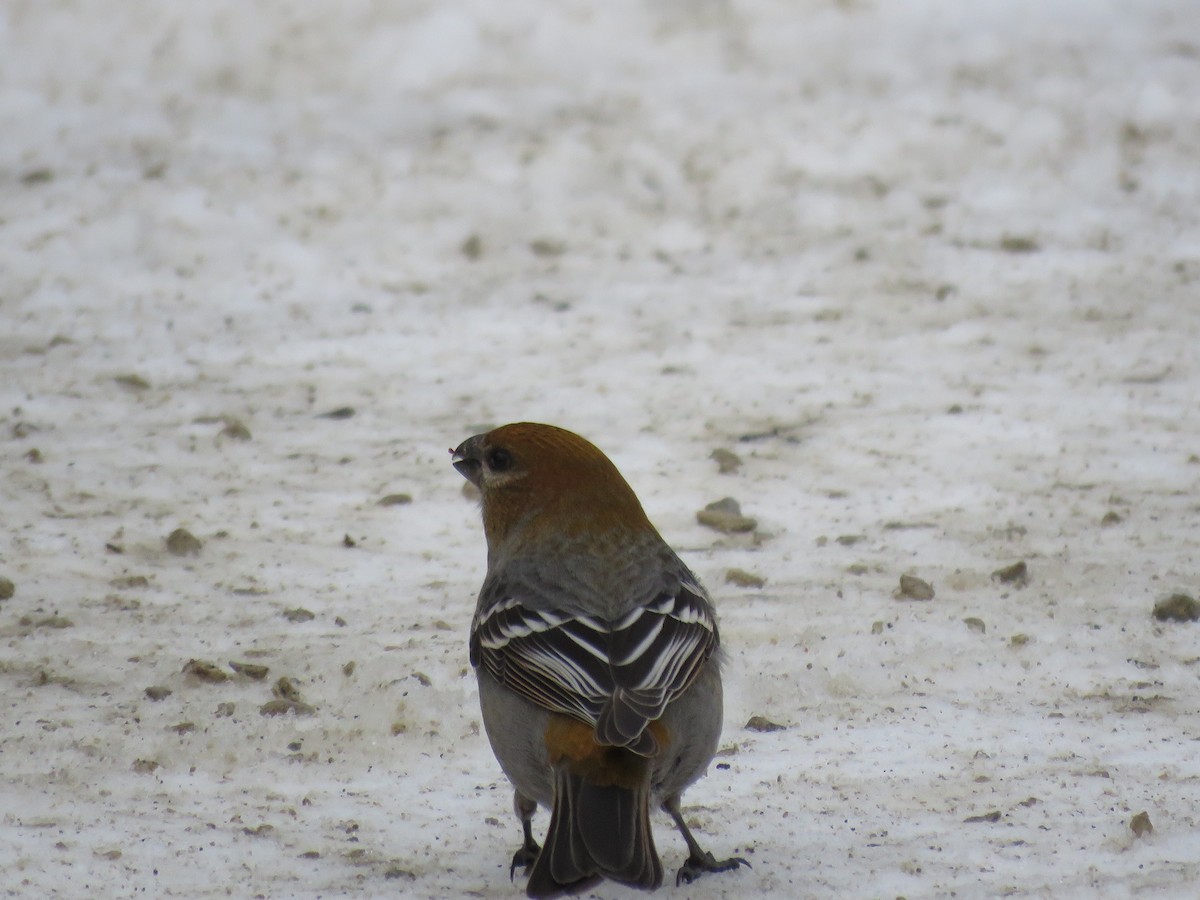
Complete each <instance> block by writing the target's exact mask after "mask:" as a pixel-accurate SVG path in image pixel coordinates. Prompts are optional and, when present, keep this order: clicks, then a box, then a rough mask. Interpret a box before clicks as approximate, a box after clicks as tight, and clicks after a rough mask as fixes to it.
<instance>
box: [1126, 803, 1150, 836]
mask: <svg viewBox="0 0 1200 900" xmlns="http://www.w3.org/2000/svg"><path fill="white" fill-rule="evenodd" d="M1129 830H1130V831H1132V832H1133V836H1134V837H1145V836H1146V835H1148V834H1154V825H1153V824H1152V823H1151V822H1150V813H1148V812H1146V811H1144V810H1143V811H1142V812H1140V813H1138V814H1137V815H1136V816H1134V817H1133V818H1132V819H1130V820H1129Z"/></svg>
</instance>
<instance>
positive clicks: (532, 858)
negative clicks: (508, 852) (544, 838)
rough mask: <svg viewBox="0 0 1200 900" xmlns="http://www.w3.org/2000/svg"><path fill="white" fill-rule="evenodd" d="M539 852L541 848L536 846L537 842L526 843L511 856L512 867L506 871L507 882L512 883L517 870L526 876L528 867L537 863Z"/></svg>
mask: <svg viewBox="0 0 1200 900" xmlns="http://www.w3.org/2000/svg"><path fill="white" fill-rule="evenodd" d="M541 852H542V848H541V847H539V846H538V844H537V841H527V842H526V843H525V844H524V845H523V846H522V847H521V849H520V850H518V851H517V852H516V853H514V854H513V858H512V865H511V866H510V867H509V869H508V880H509V881H512V880H513V879H514V878H516V875H517V869H521V870H523V871H524V872H525V873H526V874H528V873H529V867H530V866H532V865H533V864H534V863H535V862H537V858H538V854H539V853H541Z"/></svg>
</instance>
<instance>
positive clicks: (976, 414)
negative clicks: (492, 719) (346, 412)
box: [0, 0, 1200, 898]
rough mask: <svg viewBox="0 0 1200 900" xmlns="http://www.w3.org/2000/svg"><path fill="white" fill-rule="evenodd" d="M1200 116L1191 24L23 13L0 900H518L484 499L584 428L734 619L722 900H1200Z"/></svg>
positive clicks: (245, 10) (5, 72)
mask: <svg viewBox="0 0 1200 900" xmlns="http://www.w3.org/2000/svg"><path fill="white" fill-rule="evenodd" d="M1198 85H1200V4H1196V3H1191V2H1186V0H1178V2H1167V0H1142V2H1138V3H1128V2H1121V0H1056V2H1054V0H1051V2H1047V0H1004V2H1000V0H996V2H983V0H980V2H967V0H960V2H957V3H956V2H950V0H909V2H904V3H888V2H884V0H836V2H835V0H793V2H783V0H774V2H772V0H758V2H752V0H747V2H721V0H663V2H649V0H643V2H633V0H622V2H612V3H587V2H582V0H580V2H562V3H554V4H547V3H539V2H533V0H509V2H505V3H491V2H487V0H475V2H471V0H456V2H437V3H435V2H432V0H427V2H418V0H410V2H399V0H398V2H393V3H377V2H365V0H353V2H345V0H309V2H306V3H288V2H284V0H264V2H258V3H244V2H239V0H213V2H206V3H185V2H181V0H175V2H163V0H136V2H135V0H128V2H123V3H119V4H118V3H105V2H101V0H80V2H68V0H10V2H7V3H5V4H4V6H3V7H2V8H0V135H2V137H0V451H2V457H3V468H2V469H0V511H2V512H0V517H2V519H0V520H2V522H3V528H2V529H0V576H2V577H5V578H8V579H10V580H11V581H12V582H13V584H14V586H15V593H14V595H13V596H12V597H11V599H6V600H0V690H2V692H3V700H2V701H0V709H2V712H0V729H2V730H0V775H2V776H3V777H2V779H0V889H2V890H3V891H4V892H6V893H7V895H9V896H29V897H41V896H51V895H53V896H63V897H98V896H127V895H143V896H164V897H208V896H235V897H251V896H263V897H272V898H274V897H316V896H326V897H333V896H344V895H358V896H413V897H449V896H468V895H469V896H488V897H492V896H497V897H504V896H517V895H519V892H520V887H521V886H520V884H519V883H518V884H517V885H516V886H511V885H510V884H509V882H508V878H507V865H506V862H507V860H508V859H509V857H510V855H511V853H512V851H513V850H514V849H515V848H516V846H517V839H518V836H519V829H518V827H517V825H516V824H515V821H514V820H513V819H512V817H511V815H510V812H509V793H508V789H507V787H506V785H505V784H504V783H503V781H502V778H501V776H500V773H499V770H498V768H497V766H496V764H495V762H494V761H493V759H492V757H491V753H490V751H489V749H488V747H487V745H486V740H485V739H484V738H483V737H482V735H480V734H479V717H478V714H477V710H476V697H475V689H474V679H473V676H472V675H471V673H470V672H469V666H468V663H467V654H466V630H467V624H468V620H469V617H470V613H471V610H472V608H473V604H474V595H475V591H476V589H477V587H478V584H479V581H480V579H481V576H482V572H483V564H484V550H483V538H482V534H481V531H480V527H479V523H478V512H477V509H476V508H475V505H474V504H473V503H472V502H470V501H469V500H467V499H465V498H464V496H463V493H462V479H461V478H459V476H458V475H457V474H456V473H455V472H454V471H453V470H452V469H451V468H450V466H449V461H448V457H447V455H446V452H445V448H447V447H450V446H454V445H456V444H457V443H458V442H459V441H460V440H462V439H463V438H464V437H466V436H468V435H469V434H471V433H473V432H475V431H478V430H480V428H481V427H483V426H485V425H488V424H500V423H503V422H506V421H512V420H520V419H531V420H535V421H547V422H553V423H556V424H560V425H564V426H567V427H570V428H572V429H574V430H577V431H579V432H581V433H583V434H585V435H587V436H588V437H590V438H592V439H593V440H595V441H596V442H597V443H598V444H600V445H601V446H602V447H603V448H604V449H606V450H607V451H609V453H610V455H611V456H612V457H613V458H614V460H615V461H616V462H617V463H618V465H619V466H620V467H621V468H622V469H623V470H624V472H625V474H626V475H627V477H628V478H629V480H630V481H631V482H632V484H633V485H634V487H635V488H636V489H637V490H638V492H639V494H640V495H641V497H642V499H643V501H644V503H645V505H646V507H647V509H648V511H649V512H650V514H651V518H652V519H654V521H655V522H656V523H657V524H658V526H659V527H660V529H661V530H662V531H663V533H664V535H665V536H666V537H667V538H668V540H670V541H671V542H672V543H674V544H675V545H676V546H677V547H678V548H679V549H680V550H681V551H682V552H683V555H684V557H685V559H686V560H687V561H688V562H689V563H690V564H692V566H693V567H694V568H695V569H696V570H697V572H698V573H699V574H700V575H701V576H702V577H703V578H704V579H705V580H706V582H707V583H708V585H709V586H710V587H711V588H712V590H713V593H714V594H715V595H716V596H717V598H718V601H719V603H720V609H721V612H722V616H723V621H722V626H723V637H724V639H725V643H726V645H727V647H728V651H729V658H730V663H729V666H728V672H727V684H728V688H727V690H728V702H727V717H726V730H725V739H724V744H725V747H726V749H727V755H725V756H723V757H722V758H721V760H719V762H720V763H721V765H720V766H715V767H714V768H713V769H712V770H711V772H710V774H709V776H708V778H706V779H705V780H704V781H703V782H701V783H700V784H699V785H698V786H697V787H696V788H694V789H693V791H692V792H691V793H690V794H689V795H688V797H687V798H686V802H687V803H688V804H689V806H688V810H689V816H690V818H691V819H692V820H693V821H694V823H695V825H696V826H697V828H698V833H699V834H701V835H702V839H703V841H704V842H705V843H706V844H707V845H708V846H709V847H711V848H712V849H713V850H714V851H715V852H716V853H718V854H728V853H737V854H741V855H744V856H747V857H748V858H750V859H751V860H752V861H753V863H754V868H753V869H752V870H748V871H746V870H744V871H741V872H738V873H736V874H731V875H724V876H719V877H714V878H711V879H705V880H702V881H701V882H698V883H697V884H696V885H693V886H692V887H690V888H686V889H682V888H681V889H675V888H670V889H667V890H665V891H664V892H665V893H666V894H668V895H672V896H691V897H725V896H729V897H734V896H746V895H750V896H780V897H829V896H842V897H885V898H891V897H895V896H897V895H903V896H905V897H909V898H916V897H944V896H957V897H993V896H1000V895H1012V896H1034V897H1054V898H1059V897H1077V896H1078V897H1082V896H1088V897H1091V896H1106V897H1124V896H1135V895H1136V896H1162V897H1189V896H1194V892H1195V884H1196V882H1197V880H1198V879H1200V743H1198V741H1200V690H1197V688H1198V687H1200V684H1198V678H1200V624H1196V623H1192V624H1161V623H1158V622H1156V621H1155V620H1154V619H1153V618H1152V617H1151V615H1150V611H1151V608H1152V606H1153V604H1154V603H1155V601H1156V600H1158V599H1160V598H1162V597H1164V596H1166V595H1168V594H1170V593H1172V592H1173V591H1176V590H1184V591H1187V592H1189V593H1191V594H1193V595H1195V594H1196V593H1197V591H1200V499H1198V498H1200V456H1198V454H1200V410H1198V408H1197V406H1198V403H1200V356H1198V354H1197V348H1198V347H1200V214H1198V213H1197V210H1198V209H1200V165H1198V163H1197V160H1200V89H1198V88H1197V86H1198ZM343 407H350V408H352V409H353V410H354V415H353V416H352V417H348V418H347V417H342V418H337V417H332V418H331V417H322V415H321V414H324V413H329V412H331V411H334V410H338V409H339V408H343ZM247 438H248V439H247ZM718 448H725V449H728V450H731V451H733V452H734V453H736V454H737V455H738V456H739V457H740V458H741V460H742V466H741V467H740V469H738V471H736V472H735V473H731V474H719V473H718V470H717V465H716V463H715V462H714V461H713V460H712V459H710V454H711V453H712V451H713V450H716V449H718ZM396 493H406V494H409V495H410V496H411V498H412V501H411V503H408V504H398V505H390V506H380V505H379V504H378V501H379V500H380V499H381V498H383V497H385V496H386V495H389V494H396ZM724 496H733V497H735V498H737V499H738V500H739V501H740V502H741V504H742V506H743V509H744V511H745V512H746V513H747V514H748V515H751V516H753V517H755V518H756V519H757V520H758V529H757V533H755V534H754V535H752V536H750V535H743V536H724V535H721V534H719V533H717V532H714V531H711V530H709V529H706V528H704V527H702V526H700V525H699V524H697V522H696V519H695V512H696V511H697V510H698V509H700V508H702V507H703V506H704V505H705V504H707V503H709V502H711V501H713V500H716V499H719V498H721V497H724ZM1109 514H1112V515H1109ZM1106 517H1107V519H1106ZM1102 521H1106V524H1102ZM180 527H182V528H186V529H188V530H189V531H190V532H191V533H192V534H194V535H195V536H196V537H197V538H199V540H200V541H201V542H202V544H203V546H202V548H201V549H200V551H199V553H198V555H194V556H178V555H175V554H173V553H171V552H169V551H168V549H167V545H166V541H165V539H166V537H167V535H168V534H170V533H171V532H172V531H173V530H174V529H176V528H180ZM351 545H352V546H351ZM1021 560H1023V561H1025V562H1026V564H1027V567H1028V583H1027V584H1026V585H1025V586H1023V587H1022V586H1019V585H1018V584H1012V583H1003V582H1000V581H998V580H997V579H994V578H992V577H991V573H992V572H994V571H996V570H998V569H1000V568H1001V567H1004V566H1007V565H1010V564H1012V563H1015V562H1017V561H1021ZM731 568H739V569H744V570H747V571H749V572H751V573H753V574H756V575H758V576H760V577H762V578H763V579H765V586H763V587H761V588H753V587H745V586H737V585H734V584H729V583H727V582H726V571H727V570H728V569H731ZM903 573H910V574H914V575H917V576H919V577H921V578H923V579H925V580H926V581H928V582H931V583H932V585H933V586H934V589H935V591H936V596H935V597H934V599H933V600H930V601H923V602H922V601H913V600H900V599H896V598H895V597H894V596H893V593H894V591H895V590H896V588H897V585H898V582H899V576H900V575H901V574H903ZM298 608H302V609H304V610H308V611H309V612H311V613H312V614H313V617H312V618H311V619H310V620H307V621H300V620H299V619H303V615H302V614H297V613H294V612H293V613H292V614H291V616H290V617H289V616H288V615H285V614H286V613H288V611H289V610H291V611H294V610H296V609H298ZM968 618H973V619H977V620H979V622H976V623H973V626H974V627H970V626H968V625H967V624H965V623H964V619H968ZM293 620H296V621H293ZM980 624H982V626H983V627H984V628H985V629H986V630H984V631H981V630H979V629H980ZM193 659H195V660H201V661H205V662H208V663H212V664H214V665H216V666H217V667H219V668H220V669H221V670H222V671H223V672H225V673H227V674H228V675H229V676H230V677H229V679H228V680H226V681H224V682H220V683H212V682H210V681H205V680H204V679H203V678H202V677H199V676H198V675H196V674H185V673H184V672H183V671H182V670H183V669H184V667H185V665H186V664H187V663H188V662H189V661H190V660H193ZM230 661H236V662H242V663H251V664H256V665H261V666H267V667H269V670H270V671H269V674H268V675H267V676H266V678H265V679H263V680H255V679H253V678H251V677H248V676H245V675H237V674H234V673H233V672H232V671H231V670H230V669H229V667H228V663H229V662H230ZM351 663H353V664H354V665H353V666H350V664H351ZM282 676H286V677H288V678H290V679H292V681H293V682H294V684H295V685H296V687H297V688H298V690H299V692H300V696H301V698H302V700H303V702H304V703H306V704H309V705H311V707H313V708H314V710H315V711H314V712H313V714H311V715H307V716H304V715H296V714H295V713H294V712H292V713H288V714H286V715H282V716H264V715H262V714H261V713H260V708H261V707H263V706H264V705H265V704H267V703H268V702H270V701H272V699H273V697H272V686H274V685H275V684H276V682H277V680H278V679H279V678H280V677H282ZM152 687H156V688H166V689H168V690H169V691H170V694H169V695H167V696H165V697H162V699H159V700H152V699H150V697H148V696H147V694H146V690H147V688H152ZM278 705H280V704H277V706H278ZM284 705H286V704H284ZM753 715H760V716H765V717H766V718H768V719H770V720H772V721H774V722H777V723H780V724H782V725H785V726H787V727H786V728H785V729H784V730H780V731H774V732H769V733H762V732H757V731H751V730H747V729H746V728H745V727H744V726H745V723H746V722H747V720H748V719H749V718H750V717H751V716H753ZM1142 811H1145V812H1147V813H1148V814H1149V818H1150V820H1151V822H1152V823H1153V827H1154V831H1153V833H1150V834H1145V835H1143V836H1141V837H1136V836H1135V835H1134V834H1133V832H1132V831H1131V829H1130V821H1131V819H1132V818H1133V816H1134V815H1135V814H1137V813H1140V812H1142ZM970 819H976V821H968V820H970ZM544 822H545V817H544V816H541V817H539V823H541V824H544ZM656 827H657V829H658V842H659V846H660V849H661V850H662V852H663V855H664V861H665V864H666V865H667V867H668V868H669V869H670V868H674V867H675V866H678V865H679V864H680V863H681V862H682V860H683V855H684V854H683V848H682V843H681V842H680V841H678V840H677V839H676V838H675V836H674V835H673V834H671V833H670V832H669V822H668V821H667V820H666V818H665V817H661V818H659V819H658V820H657V821H656ZM597 893H598V895H600V896H604V897H616V896H627V895H628V892H625V891H623V890H620V889H615V888H612V887H606V888H605V889H604V890H602V891H599V892H597Z"/></svg>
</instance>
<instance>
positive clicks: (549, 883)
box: [526, 747, 663, 897]
mask: <svg viewBox="0 0 1200 900" xmlns="http://www.w3.org/2000/svg"><path fill="white" fill-rule="evenodd" d="M607 752H608V753H613V754H621V755H622V756H625V755H626V754H628V758H626V759H622V760H621V763H622V768H623V769H625V771H628V770H629V768H630V767H633V768H636V769H639V770H640V772H639V775H640V777H639V779H638V780H637V783H636V784H634V785H633V786H628V784H626V785H621V784H612V783H609V784H600V783H597V779H596V778H595V777H594V776H595V774H596V773H594V772H589V773H588V774H589V775H592V776H593V777H592V778H589V777H587V776H586V775H584V774H580V773H579V772H578V771H572V768H571V766H570V764H569V763H560V764H558V765H557V766H555V772H554V808H553V810H552V811H551V814H550V830H549V831H548V832H547V833H546V842H545V845H544V846H543V847H542V852H541V853H540V854H539V855H538V858H537V862H535V863H534V866H533V872H532V873H530V875H529V884H528V886H527V887H526V893H527V894H528V895H529V896H530V897H557V896H561V895H562V894H574V893H578V892H580V891H585V890H587V889H588V888H590V887H592V886H594V885H595V884H596V883H597V882H598V881H600V879H601V878H611V879H612V880H613V881H619V882H621V883H622V884H627V885H629V886H631V887H636V888H642V889H644V890H653V889H654V888H657V887H659V886H660V885H661V884H662V879H663V870H662V863H661V862H659V859H658V852H657V851H656V850H655V849H654V836H653V834H652V833H651V831H650V761H649V760H647V759H645V758H644V757H640V756H637V755H636V754H634V753H633V752H631V751H630V750H627V749H625V748H623V747H621V748H618V747H612V748H608V750H607ZM621 780H626V779H621Z"/></svg>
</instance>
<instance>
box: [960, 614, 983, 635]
mask: <svg viewBox="0 0 1200 900" xmlns="http://www.w3.org/2000/svg"><path fill="white" fill-rule="evenodd" d="M963 624H964V625H966V626H967V628H969V629H971V631H978V632H979V633H980V634H987V626H986V625H985V624H983V619H977V618H975V617H974V616H970V617H968V618H966V619H963Z"/></svg>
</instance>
